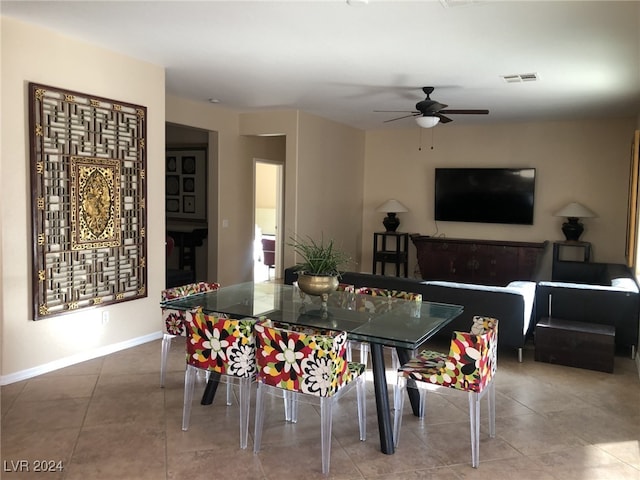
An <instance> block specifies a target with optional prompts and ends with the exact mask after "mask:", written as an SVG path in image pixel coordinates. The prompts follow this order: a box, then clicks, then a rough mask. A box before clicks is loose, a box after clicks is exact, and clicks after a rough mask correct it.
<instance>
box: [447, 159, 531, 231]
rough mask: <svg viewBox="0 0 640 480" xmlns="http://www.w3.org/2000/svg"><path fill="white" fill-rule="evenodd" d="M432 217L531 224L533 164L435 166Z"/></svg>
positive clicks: (449, 220) (456, 220)
mask: <svg viewBox="0 0 640 480" xmlns="http://www.w3.org/2000/svg"><path fill="white" fill-rule="evenodd" d="M435 177H436V185H435V219H436V220H441V221H448V222H478V223H510V224H521V225H533V199H534V193H535V182H536V170H535V168H436V175H435Z"/></svg>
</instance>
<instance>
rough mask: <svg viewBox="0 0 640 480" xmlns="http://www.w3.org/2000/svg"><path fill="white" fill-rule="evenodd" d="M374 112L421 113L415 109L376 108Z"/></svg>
mask: <svg viewBox="0 0 640 480" xmlns="http://www.w3.org/2000/svg"><path fill="white" fill-rule="evenodd" d="M373 112H374V113H420V112H416V111H415V110H374V111H373Z"/></svg>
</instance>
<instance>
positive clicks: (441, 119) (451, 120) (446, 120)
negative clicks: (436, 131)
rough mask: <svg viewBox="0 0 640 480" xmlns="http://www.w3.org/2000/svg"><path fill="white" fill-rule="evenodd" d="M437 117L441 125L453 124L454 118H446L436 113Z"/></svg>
mask: <svg viewBox="0 0 640 480" xmlns="http://www.w3.org/2000/svg"><path fill="white" fill-rule="evenodd" d="M435 116H436V117H438V118H439V119H440V123H449V122H453V119H452V118H449V117H445V116H444V115H442V113H436V114H435Z"/></svg>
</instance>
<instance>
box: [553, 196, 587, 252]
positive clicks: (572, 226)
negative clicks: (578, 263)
mask: <svg viewBox="0 0 640 480" xmlns="http://www.w3.org/2000/svg"><path fill="white" fill-rule="evenodd" d="M554 216H556V217H566V218H567V221H566V222H565V223H563V224H562V233H564V236H565V238H566V239H567V240H568V241H571V242H577V241H578V239H579V238H580V235H582V232H583V231H584V225H582V223H580V222H579V221H578V220H579V219H580V218H591V217H596V216H597V215H596V214H595V213H593V212H592V211H591V210H589V209H588V208H587V207H585V206H584V205H582V204H580V203H577V202H571V203H570V204H569V205H567V206H566V207H564V208H561V209H560V210H558V211H557V212H556V213H554Z"/></svg>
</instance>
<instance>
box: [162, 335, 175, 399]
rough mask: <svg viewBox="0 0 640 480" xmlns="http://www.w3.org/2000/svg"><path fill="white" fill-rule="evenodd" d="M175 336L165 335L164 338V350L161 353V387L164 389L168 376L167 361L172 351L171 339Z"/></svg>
mask: <svg viewBox="0 0 640 480" xmlns="http://www.w3.org/2000/svg"><path fill="white" fill-rule="evenodd" d="M172 338H173V335H169V334H168V333H165V334H164V335H163V336H162V350H161V352H160V386H161V387H163V388H164V381H165V378H166V376H167V360H168V358H169V350H170V349H171V339H172Z"/></svg>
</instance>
